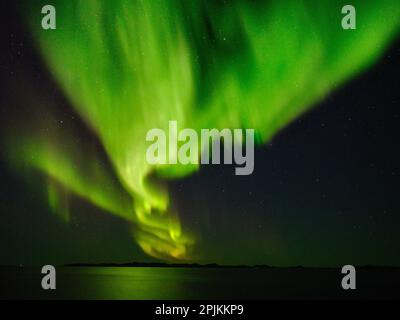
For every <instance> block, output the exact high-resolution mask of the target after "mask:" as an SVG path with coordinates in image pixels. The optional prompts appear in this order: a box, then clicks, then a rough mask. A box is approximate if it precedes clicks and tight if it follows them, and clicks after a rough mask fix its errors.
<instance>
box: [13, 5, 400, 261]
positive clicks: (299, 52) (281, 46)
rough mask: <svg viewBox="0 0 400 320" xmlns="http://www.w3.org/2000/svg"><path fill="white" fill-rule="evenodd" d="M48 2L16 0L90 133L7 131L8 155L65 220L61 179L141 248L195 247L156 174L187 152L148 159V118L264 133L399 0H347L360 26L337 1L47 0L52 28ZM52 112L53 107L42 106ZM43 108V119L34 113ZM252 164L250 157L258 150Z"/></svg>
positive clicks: (379, 30)
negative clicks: (87, 141)
mask: <svg viewBox="0 0 400 320" xmlns="http://www.w3.org/2000/svg"><path fill="white" fill-rule="evenodd" d="M44 4H46V3H44V2H43V3H41V2H40V1H36V2H33V1H32V3H31V4H26V5H24V6H23V7H22V8H21V9H22V10H23V11H25V14H26V16H27V18H26V19H27V21H30V23H29V26H30V28H31V29H32V30H33V35H34V38H35V40H36V41H37V45H38V48H40V50H41V53H42V55H43V57H44V59H45V61H46V63H47V65H48V68H49V70H51V73H52V75H53V76H54V78H55V79H56V81H57V82H58V84H59V85H60V86H61V88H62V90H63V91H64V92H65V95H66V97H67V98H68V100H69V101H70V104H71V106H72V107H73V108H74V109H75V111H76V112H77V113H78V114H79V115H80V116H81V118H82V119H83V120H84V122H85V123H86V124H87V127H88V128H90V130H91V131H92V132H94V133H95V135H96V136H97V138H98V140H99V141H100V143H101V146H102V148H103V150H102V152H105V154H106V155H107V158H108V159H109V162H110V163H111V165H112V170H109V168H108V167H107V166H103V165H102V164H101V157H100V155H99V153H100V152H99V150H97V149H95V148H93V150H90V149H88V150H82V148H81V147H80V146H79V145H78V143H76V140H75V139H73V136H74V132H73V130H71V131H70V132H62V133H58V134H57V135H50V134H45V133H43V131H40V130H38V131H36V132H29V134H24V133H22V132H20V133H19V137H18V145H17V146H16V145H15V138H16V137H15V135H10V136H9V137H8V138H9V145H10V147H9V154H10V161H11V163H13V164H23V165H25V166H26V165H27V166H29V167H32V168H34V169H37V170H39V171H41V172H43V173H44V174H45V175H46V176H48V180H49V189H48V190H49V204H50V206H51V207H52V208H54V211H55V212H56V213H58V214H60V216H61V217H64V218H65V219H66V220H68V205H67V204H66V203H65V201H64V195H65V193H71V194H76V195H78V196H80V197H82V198H85V199H87V200H88V201H90V202H91V203H92V204H93V205H95V206H97V207H99V208H102V209H104V210H107V211H108V212H110V213H112V214H115V215H118V216H120V217H122V218H124V219H126V220H128V221H130V222H132V226H133V227H132V234H133V237H134V238H135V239H136V241H137V242H138V244H139V245H140V247H141V248H142V249H143V250H144V251H145V252H146V253H147V254H149V255H151V256H154V257H157V258H160V259H165V260H175V259H179V260H182V259H183V260H195V257H196V255H197V254H198V253H197V252H196V250H195V249H194V248H195V244H196V237H195V236H194V235H192V234H190V233H189V232H187V231H186V230H185V229H184V226H182V225H181V222H180V220H179V215H178V213H177V212H176V210H175V209H174V204H173V203H172V202H171V200H170V198H169V196H168V190H167V189H166V187H165V184H163V180H165V179H173V178H179V177H183V176H186V175H188V174H190V173H192V172H193V171H195V170H198V169H199V168H198V167H197V166H193V165H190V166H188V165H186V166H185V165H180V164H176V165H160V166H154V165H149V164H148V163H147V162H146V158H145V155H146V148H147V146H148V143H146V141H145V136H146V133H147V131H148V130H150V129H152V128H162V129H165V130H166V131H167V130H168V121H169V120H177V122H178V124H179V126H180V127H181V128H185V127H186V128H195V129H196V130H200V128H218V129H222V128H232V129H233V128H254V129H255V131H256V140H257V141H256V142H257V143H258V144H263V143H266V142H267V141H268V140H269V139H271V137H272V136H273V135H274V134H276V133H277V132H278V131H279V130H280V129H282V128H283V127H284V126H286V125H287V124H288V123H289V122H290V121H292V120H293V119H295V118H297V117H299V116H300V115H301V114H303V113H304V112H305V111H306V110H308V109H310V108H311V107H312V106H314V105H315V104H316V103H317V102H318V101H320V100H321V99H323V98H324V97H326V96H327V95H328V94H329V93H330V92H331V91H332V90H335V89H336V88H338V86H340V85H342V84H343V83H344V82H345V81H346V80H349V79H351V78H352V77H354V76H355V75H357V74H359V73H360V72H362V71H364V70H366V68H368V67H369V66H371V65H372V64H373V63H374V62H376V61H377V59H378V58H379V57H380V55H382V54H383V53H384V52H385V49H386V47H387V46H388V44H389V43H390V42H391V41H392V40H393V39H394V38H395V36H396V34H397V32H398V30H399V27H400V6H399V5H398V0H380V1H352V4H353V5H354V6H355V7H356V10H357V29H356V30H343V29H342V27H341V19H342V17H343V15H342V14H341V8H342V6H344V5H345V4H347V3H345V2H344V1H331V0H330V1H328V0H326V1H240V0H232V1H205V0H204V1H202V0H191V1H185V0H169V1H168V0H163V1H161V0H160V1H159V0H151V1H150V0H147V1H124V0H113V1H92V0H85V1H52V4H53V5H54V6H55V7H56V9H57V29H56V30H52V31H44V30H42V29H41V19H42V16H41V15H40V14H38V13H39V12H40V9H41V7H42V6H43V5H44ZM48 111H49V113H51V110H48ZM39 122H40V121H39ZM255 171H257V159H255Z"/></svg>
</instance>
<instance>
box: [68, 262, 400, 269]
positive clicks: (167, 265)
mask: <svg viewBox="0 0 400 320" xmlns="http://www.w3.org/2000/svg"><path fill="white" fill-rule="evenodd" d="M63 266H64V267H142V268H143V267H146V268H205V269H219V268H224V269H226V268H229V269H320V270H326V269H330V270H332V269H340V268H341V266H334V267H307V266H286V267H282V266H269V265H220V264H216V263H209V264H198V263H192V264H184V263H161V262H160V263H141V262H129V263H94V264H91V263H69V264H64V265H63ZM355 267H356V268H358V269H400V266H355Z"/></svg>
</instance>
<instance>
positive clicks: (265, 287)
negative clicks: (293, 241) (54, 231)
mask: <svg viewBox="0 0 400 320" xmlns="http://www.w3.org/2000/svg"><path fill="white" fill-rule="evenodd" d="M0 271H1V273H0V287H1V288H2V289H3V290H2V292H1V295H0V297H1V298H14V299H15V298H17V299H20V298H22V299H135V300H136V299H137V300H154V299H182V300H184V299H280V298H284V299H307V298H317V299H329V298H339V299H341V298H344V299H346V298H373V297H375V298H385V297H386V298H393V297H395V296H397V297H399V292H400V272H399V269H398V268H375V269H359V270H358V272H357V279H359V280H357V281H358V283H357V290H356V291H353V292H352V293H351V294H350V293H349V292H346V291H344V290H343V289H341V286H340V283H341V279H342V274H341V273H340V269H304V268H283V269H282V268H156V267H59V268H57V289H56V290H53V291H44V290H43V289H42V288H41V285H40V283H41V277H42V275H41V273H40V269H39V268H29V269H27V268H15V267H10V268H8V267H7V268H6V267H2V268H0ZM383 289H384V290H383Z"/></svg>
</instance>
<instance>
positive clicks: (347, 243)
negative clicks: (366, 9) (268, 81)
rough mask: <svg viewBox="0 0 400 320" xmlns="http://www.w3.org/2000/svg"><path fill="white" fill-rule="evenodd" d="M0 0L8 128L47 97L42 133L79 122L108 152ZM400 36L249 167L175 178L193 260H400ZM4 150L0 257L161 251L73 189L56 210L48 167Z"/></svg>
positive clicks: (23, 121) (48, 258) (62, 258)
mask: <svg viewBox="0 0 400 320" xmlns="http://www.w3.org/2000/svg"><path fill="white" fill-rule="evenodd" d="M1 6H2V7H0V8H1V9H0V12H1V18H0V21H1V28H0V34H1V38H0V40H1V42H0V44H1V48H2V50H1V54H0V57H1V60H0V61H1V63H0V88H1V90H0V92H1V93H0V112H1V113H0V114H1V116H0V121H1V131H0V132H1V135H2V137H8V136H9V134H10V132H24V131H26V130H31V129H32V128H37V123H41V121H42V120H43V121H45V120H46V117H47V113H48V108H49V106H50V107H51V108H52V111H51V112H52V114H53V115H55V117H54V119H56V121H53V120H51V121H53V122H52V123H51V125H49V126H50V127H51V128H50V129H49V132H48V133H47V134H49V135H51V134H52V133H54V132H58V131H62V132H67V131H65V128H73V131H74V132H79V135H78V136H79V142H78V143H79V144H81V145H88V146H90V147H88V149H87V152H90V150H96V152H99V153H100V154H101V157H102V159H106V155H105V154H104V151H102V147H101V143H100V141H99V140H98V139H97V137H96V136H95V134H94V133H93V132H92V130H91V129H89V128H88V127H87V126H86V125H85V123H84V122H83V121H82V119H81V118H80V116H79V115H78V114H77V112H76V111H75V110H74V109H73V108H72V107H71V102H70V100H69V99H67V98H66V96H65V93H64V92H63V90H61V88H60V86H59V84H58V83H57V82H56V81H55V80H54V75H53V74H52V72H51V71H49V70H48V68H47V66H46V65H45V62H44V60H43V57H42V56H41V55H40V54H39V52H38V51H37V49H36V47H35V44H34V43H33V40H32V36H31V35H30V33H29V30H28V27H27V25H26V24H25V23H24V22H23V21H22V20H23V19H22V18H21V16H20V15H19V14H18V13H17V9H16V8H15V7H14V6H13V5H11V4H1ZM399 44H400V43H399V41H398V40H397V41H395V42H394V43H392V44H391V45H390V47H388V48H387V49H386V50H385V53H384V54H383V56H382V57H381V58H380V59H379V61H378V63H376V64H375V65H374V66H372V67H371V68H370V69H368V70H367V71H365V72H363V73H362V74H360V75H357V76H355V77H354V78H353V79H351V80H349V81H347V82H346V84H344V85H343V86H341V87H339V88H337V90H334V91H333V93H331V94H329V95H328V96H327V97H326V98H324V99H323V100H322V101H321V102H318V103H317V104H316V105H315V108H313V109H312V110H309V111H307V112H306V113H305V114H303V115H302V116H300V117H298V118H297V119H295V120H294V121H293V122H291V123H290V124H289V125H288V126H287V127H285V128H284V129H283V130H281V131H279V132H278V133H277V134H276V135H275V136H274V137H273V138H272V140H270V141H269V142H267V143H266V144H264V145H258V146H257V148H256V151H255V170H254V173H253V174H252V175H250V176H235V175H234V166H231V165H220V166H202V167H201V168H200V170H199V171H197V172H194V173H193V174H191V175H189V176H187V177H184V178H178V179H173V180H171V181H169V182H168V185H169V190H170V194H171V199H172V200H173V203H174V206H175V207H176V208H177V211H178V212H179V215H180V217H181V221H182V225H183V226H184V228H185V229H187V230H189V231H190V232H191V233H193V234H194V235H195V238H196V239H197V240H196V245H195V253H194V258H193V260H191V261H195V262H200V263H214V262H215V263H220V264H267V265H278V266H289V265H290V266H296V265H304V266H337V265H344V264H353V265H397V266H399V265H400V255H399V252H400V232H399V226H400V215H399V210H400V202H399V190H400V186H399V177H400V168H399V164H400V152H399V148H398V138H399V137H400V125H399V124H400V109H399V104H400V90H399V88H400V81H399V70H400V49H399V48H400V46H399ZM317 81H318V80H317ZM32 105H35V106H37V109H36V110H35V111H34V112H32V110H31V109H30V108H32ZM52 119H53V118H52ZM34 123H35V124H34ZM32 130H33V129H32ZM43 130H45V129H44V128H43ZM63 134H64V133H63ZM5 140H6V139H2V140H1V142H3V141H5ZM4 143H5V144H6V142H4ZM14 143H15V144H18V140H17V138H16V139H15V141H14ZM66 144H68V143H67V142H66ZM99 150H100V151H99ZM8 152H9V148H5V147H4V148H2V157H1V159H0V179H1V180H0V181H1V184H0V214H1V223H0V250H1V255H0V264H2V265H8V264H12V265H19V264H24V265H26V264H61V263H74V262H87V263H94V262H128V261H149V262H150V261H155V259H154V258H152V257H150V256H148V255H146V254H145V253H143V251H142V250H141V249H140V247H139V246H138V245H137V244H136V243H135V241H133V240H132V235H131V228H132V226H131V224H130V223H128V222H126V221H125V220H123V219H121V218H118V217H117V216H115V215H110V214H109V213H107V212H106V211H105V210H102V209H99V208H96V207H95V206H93V205H91V204H89V203H88V202H87V201H85V199H82V198H79V197H77V196H75V195H70V194H68V195H67V196H66V198H67V199H68V200H69V201H68V207H69V211H70V213H71V216H70V218H69V222H68V223H65V222H64V221H63V220H62V219H60V218H59V217H58V216H56V215H54V213H53V212H52V211H51V209H50V208H49V203H48V197H47V182H48V178H46V176H45V175H44V174H42V173H39V172H35V171H33V172H32V171H31V170H29V169H28V168H21V167H14V166H13V164H10V162H9V160H8V155H7V153H8ZM107 161H108V160H104V164H103V165H104V166H105V167H109V166H110V164H109V163H108V162H107Z"/></svg>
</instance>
